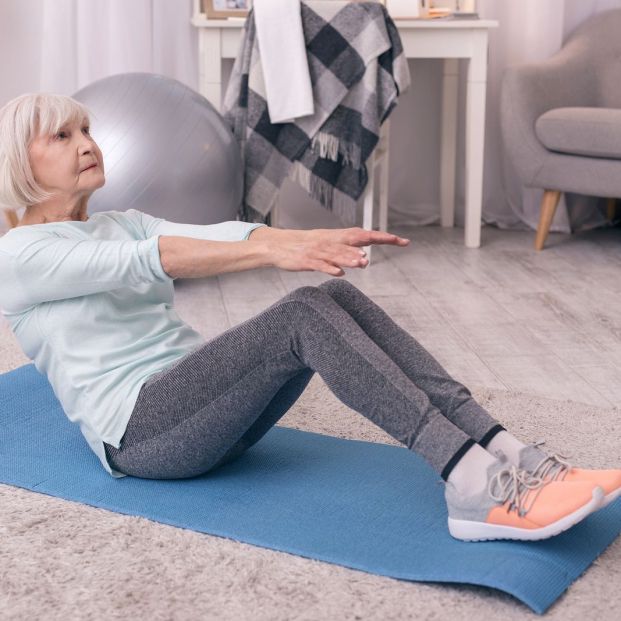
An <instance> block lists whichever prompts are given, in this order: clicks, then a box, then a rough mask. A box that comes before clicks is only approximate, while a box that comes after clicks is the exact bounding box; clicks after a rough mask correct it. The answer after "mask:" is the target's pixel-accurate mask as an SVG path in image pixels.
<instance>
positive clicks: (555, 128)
mask: <svg viewBox="0 0 621 621" xmlns="http://www.w3.org/2000/svg"><path fill="white" fill-rule="evenodd" d="M535 133H536V134H537V138H539V140H540V141H541V142H542V143H543V144H544V145H545V147H546V148H547V149H549V150H550V151H558V152H560V153H569V154H572V155H585V156H587V157H605V158H608V159H621V109H618V108H590V107H589V108H553V109H552V110H548V111H547V112H545V113H544V114H542V115H541V116H540V117H539V118H538V119H537V121H536V123H535Z"/></svg>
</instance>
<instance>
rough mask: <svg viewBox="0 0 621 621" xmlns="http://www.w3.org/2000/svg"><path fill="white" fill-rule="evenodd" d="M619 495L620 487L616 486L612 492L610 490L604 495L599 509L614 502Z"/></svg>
mask: <svg viewBox="0 0 621 621" xmlns="http://www.w3.org/2000/svg"><path fill="white" fill-rule="evenodd" d="M619 496H621V487H619V488H617V489H616V490H615V491H614V492H610V494H608V496H604V501H603V502H602V506H601V507H600V509H603V508H604V507H607V506H608V505H609V504H610V503H611V502H614V501H615V500H616V499H617V498H619Z"/></svg>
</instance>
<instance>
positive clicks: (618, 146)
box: [500, 9, 621, 250]
mask: <svg viewBox="0 0 621 621" xmlns="http://www.w3.org/2000/svg"><path fill="white" fill-rule="evenodd" d="M500 117H501V128H502V137H503V142H504V146H505V149H506V151H507V153H508V155H509V157H510V158H511V161H512V162H513V164H514V166H515V168H516V170H517V172H518V174H519V176H520V180H521V182H522V184H523V185H525V186H526V187H534V188H543V189H544V190H545V192H544V195H543V199H542V202H541V215H540V220H539V227H538V229H537V235H536V239H535V248H536V249H537V250H541V249H542V248H543V245H544V243H545V240H546V237H547V236H548V232H549V230H550V224H551V222H552V218H553V217H554V212H555V210H556V207H557V205H558V202H559V199H560V196H561V192H575V193H578V194H586V195H590V196H603V197H608V213H609V217H610V216H611V212H612V211H613V210H614V205H615V197H619V196H621V9H614V10H612V11H604V12H602V13H599V14H598V15H596V16H594V17H592V18H591V19H589V20H588V21H587V22H585V23H584V24H582V25H581V26H580V27H578V28H577V29H576V30H575V31H574V32H573V33H572V35H571V37H570V38H569V39H568V40H567V41H566V42H565V44H564V46H563V48H562V49H561V50H560V51H559V52H557V53H556V54H555V55H554V56H552V57H551V58H549V59H547V60H546V61H544V62H542V63H537V64H530V65H522V66H515V67H509V68H507V69H506V70H505V73H504V75H503V80H502V88H501V110H500Z"/></svg>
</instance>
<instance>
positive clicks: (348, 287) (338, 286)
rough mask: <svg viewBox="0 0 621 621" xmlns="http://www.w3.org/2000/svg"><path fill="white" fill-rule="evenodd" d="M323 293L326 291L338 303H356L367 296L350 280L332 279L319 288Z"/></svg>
mask: <svg viewBox="0 0 621 621" xmlns="http://www.w3.org/2000/svg"><path fill="white" fill-rule="evenodd" d="M318 288H319V289H321V290H322V291H325V292H326V293H327V294H328V295H329V296H330V297H332V298H334V299H335V300H336V301H337V302H339V301H345V300H347V299H349V300H352V301H356V300H359V299H360V298H362V297H366V296H365V294H364V293H363V292H362V291H360V289H358V287H356V285H354V284H352V283H351V282H349V281H348V280H343V279H342V278H331V279H330V280H326V281H325V282H322V283H321V284H320V285H319V287H318Z"/></svg>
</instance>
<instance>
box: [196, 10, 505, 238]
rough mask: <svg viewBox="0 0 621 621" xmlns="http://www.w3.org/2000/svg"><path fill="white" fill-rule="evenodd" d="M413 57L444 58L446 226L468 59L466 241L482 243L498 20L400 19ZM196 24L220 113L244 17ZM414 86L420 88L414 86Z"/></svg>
mask: <svg viewBox="0 0 621 621" xmlns="http://www.w3.org/2000/svg"><path fill="white" fill-rule="evenodd" d="M395 23H396V25H397V28H398V29H399V34H400V36H401V40H402V42H403V48H404V50H405V55H406V57H407V58H443V59H445V60H444V78H443V95H442V145H441V147H442V148H441V153H442V157H441V169H440V202H441V224H442V226H453V225H454V221H455V166H456V144H457V86H458V59H459V58H467V59H469V62H468V77H467V95H466V141H465V143H466V153H465V161H466V209H465V232H464V243H465V245H466V246H467V247H469V248H478V247H479V246H480V244H481V207H482V195H483V146H484V141H485V92H486V86H487V49H488V31H489V29H490V28H495V27H496V26H498V22H497V21H494V20H483V19H479V20H461V19H460V20H396V21H395ZM192 24H193V25H194V26H196V27H197V28H198V29H199V90H200V93H201V94H202V95H204V96H205V97H206V98H207V99H208V100H209V101H210V102H211V103H212V104H213V105H214V106H215V107H216V108H217V109H218V110H220V109H221V103H222V95H223V93H222V60H223V59H233V58H235V57H236V56H237V50H238V48H239V44H240V35H241V29H242V27H243V24H244V21H243V20H242V19H238V18H235V19H229V20H226V19H220V20H214V19H209V20H208V19H206V17H205V15H204V14H202V13H198V10H197V2H195V12H194V16H193V17H192ZM410 88H416V83H415V82H414V83H413V84H412V86H410Z"/></svg>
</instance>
